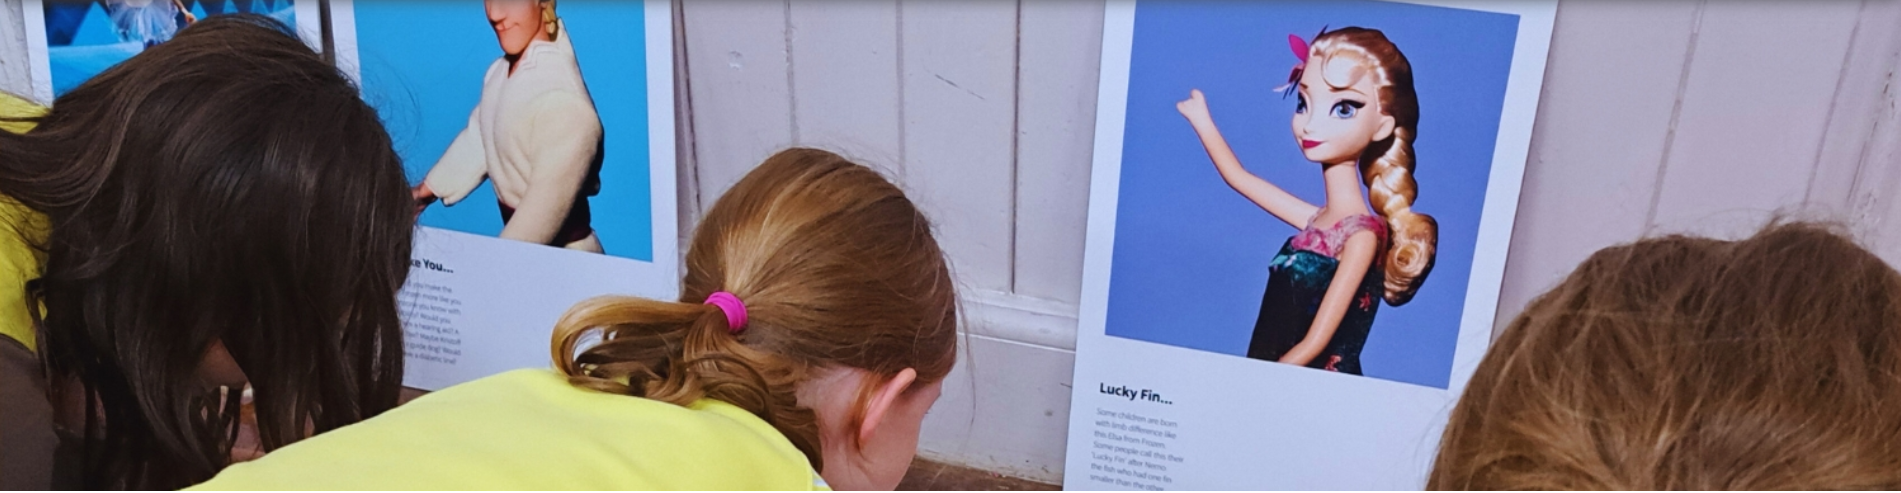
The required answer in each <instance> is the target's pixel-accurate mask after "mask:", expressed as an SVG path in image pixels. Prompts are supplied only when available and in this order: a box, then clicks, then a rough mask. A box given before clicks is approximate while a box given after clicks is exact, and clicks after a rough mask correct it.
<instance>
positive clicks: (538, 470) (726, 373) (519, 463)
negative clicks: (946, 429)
mask: <svg viewBox="0 0 1901 493" xmlns="http://www.w3.org/2000/svg"><path fill="white" fill-rule="evenodd" d="M686 267H687V274H686V278H685V279H684V280H682V281H681V296H680V301H677V302H672V301H660V300H651V299H644V298H635V297H624V296H607V297H601V298H596V299H593V300H589V301H585V302H582V303H581V304H579V305H576V306H575V307H574V308H573V309H571V310H569V312H568V313H567V314H566V315H564V316H563V317H562V318H561V320H560V321H559V322H557V323H556V325H555V329H554V336H553V343H552V349H553V355H552V356H553V359H554V364H555V371H548V370H518V371H514V372H510V373H504V374H501V375H497V376H493V377H488V378H484V379H481V380H476V381H473V382H469V383H465V384H462V385H458V386H455V387H450V388H448V389H445V390H443V391H440V392H436V393H434V394H430V395H428V396H424V397H422V398H420V399H417V400H416V401H414V402H411V403H409V404H405V405H403V406H402V407H399V408H397V409H396V410H395V411H392V412H390V413H387V414H384V415H383V416H381V417H379V418H377V419H372V420H369V421H366V422H364V423H363V424H361V425H358V426H353V427H350V428H345V429H343V430H339V431H337V432H333V433H331V434H327V435H324V436H320V437H318V438H317V439H313V440H306V441H304V442H300V443H298V444H297V445H295V446H291V447H286V448H284V449H282V450H278V451H276V452H273V453H271V454H270V455H268V456H265V457H264V458H262V459H259V460H257V461H254V462H251V463H246V464H242V465H239V466H236V467H232V468H230V469H227V470H226V472H225V473H223V474H220V475H219V476H218V477H217V478H215V479H213V480H212V481H211V482H210V483H207V484H206V485H204V486H205V487H206V488H213V489H275V488H281V487H294V488H297V489H437V490H446V489H616V490H672V489H691V490H758V489H768V490H810V489H824V488H828V487H838V488H840V489H883V490H889V489H892V488H894V487H896V486H897V483H898V480H900V479H902V478H903V476H904V472H905V471H906V469H907V468H908V467H909V465H910V462H911V459H912V456H913V455H914V454H915V452H916V449H917V439H918V431H919V428H920V426H921V423H922V421H923V418H924V413H925V411H926V410H928V409H929V408H930V407H931V404H932V403H934V402H935V401H936V399H937V396H938V394H939V392H940V390H941V388H942V382H943V379H944V377H945V375H947V374H948V373H950V369H951V365H952V363H953V362H954V361H955V359H956V355H957V310H956V299H957V295H956V292H955V289H954V287H953V284H952V281H951V277H950V271H949V268H948V267H947V265H946V263H945V261H944V255H943V252H942V250H940V249H939V248H938V244H937V241H936V239H934V238H933V237H932V234H931V224H930V222H929V221H928V220H926V219H925V218H924V215H923V214H922V213H920V212H919V211H918V209H917V208H916V207H915V206H914V205H913V204H912V203H911V201H910V200H909V199H907V198H905V196H904V193H903V192H902V191H900V190H899V189H898V188H897V187H896V186H893V185H892V184H891V183H890V182H888V181H886V180H885V179H884V178H883V177H882V176H880V175H879V174H878V173H877V172H875V171H872V170H871V169H870V168H866V167H864V166H861V165H858V164H854V163H852V162H850V161H847V160H845V159H844V158H841V157H839V156H837V155H835V154H832V153H829V152H825V151H819V150H812V149H792V150H787V151H784V152H781V153H779V154H777V155H774V156H772V157H771V158H769V159H767V160H766V161H765V163H763V164H761V165H760V166H759V167H758V168H757V169H754V170H753V171H752V172H751V173H749V174H747V175H746V177H745V178H744V179H742V180H740V182H739V183H738V184H736V185H734V186H733V188H732V190H730V191H728V192H727V193H726V195H725V196H723V197H721V198H720V200H719V201H718V202H717V203H715V204H714V205H713V208H712V209H711V210H709V211H708V212H707V214H706V217H705V218H704V219H703V220H702V222H701V223H700V225H699V229H698V230H697V231H696V232H695V235H694V238H693V242H692V243H691V245H690V246H689V249H688V251H687V257H686Z"/></svg>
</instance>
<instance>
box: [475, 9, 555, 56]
mask: <svg viewBox="0 0 1901 493" xmlns="http://www.w3.org/2000/svg"><path fill="white" fill-rule="evenodd" d="M482 3H483V4H484V6H485V7H487V8H488V24H489V26H491V27H494V28H495V40H496V41H498V42H500V43H501V44H502V53H506V54H508V56H518V55H521V52H522V51H523V50H527V49H528V44H529V43H532V42H534V41H535V38H536V37H538V36H545V34H544V33H545V32H546V31H544V30H543V28H542V25H541V2H539V1H537V0H487V1H484V2H482Z"/></svg>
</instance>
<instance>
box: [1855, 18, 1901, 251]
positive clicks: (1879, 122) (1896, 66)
mask: <svg viewBox="0 0 1901 493" xmlns="http://www.w3.org/2000/svg"><path fill="white" fill-rule="evenodd" d="M1897 48H1901V47H1895V46H1892V45H1891V46H1890V47H1889V50H1891V51H1890V52H1889V54H1888V56H1887V63H1888V72H1887V73H1886V74H1883V76H1882V82H1881V96H1880V99H1879V100H1876V101H1875V104H1886V105H1887V106H1888V110H1887V111H1877V112H1876V116H1875V119H1874V122H1873V124H1872V126H1871V128H1869V129H1868V135H1869V138H1868V141H1867V142H1864V143H1862V146H1861V152H1860V153H1859V155H1858V156H1856V158H1855V174H1854V175H1853V176H1852V177H1851V178H1850V179H1849V182H1848V196H1849V200H1850V202H1849V214H1851V216H1850V217H1852V218H1854V219H1856V220H1857V222H1862V221H1859V220H1860V219H1863V218H1865V217H1867V216H1868V215H1869V214H1872V213H1873V212H1874V207H1875V205H1876V204H1875V202H1874V199H1873V197H1874V196H1875V192H1872V191H1864V190H1862V181H1863V180H1864V179H1866V178H1868V173H1869V169H1868V168H1869V166H1871V165H1872V166H1881V165H1882V164H1881V163H1870V162H1869V160H1870V159H1871V156H1870V155H1871V154H1873V153H1874V152H1875V147H1876V146H1877V145H1879V140H1880V139H1883V138H1884V137H1883V136H1884V135H1889V134H1888V133H1885V132H1883V130H1892V129H1888V128H1886V125H1885V124H1887V123H1890V122H1893V121H1895V120H1896V118H1895V117H1894V115H1895V113H1896V112H1897V111H1901V110H1897V109H1896V108H1895V106H1896V104H1897V103H1901V95H1897V94H1896V91H1895V87H1894V83H1895V75H1896V73H1897V72H1901V49H1897ZM1885 138H1888V139H1892V138H1893V137H1885ZM1864 193H1866V194H1867V196H1868V197H1869V198H1868V199H1861V198H1860V197H1863V196H1864V195H1863V194H1864Z"/></svg>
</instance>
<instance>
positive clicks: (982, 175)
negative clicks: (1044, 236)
mask: <svg viewBox="0 0 1901 493" xmlns="http://www.w3.org/2000/svg"><path fill="white" fill-rule="evenodd" d="M900 8H901V9H902V13H901V17H902V19H901V20H902V22H903V24H902V26H901V27H900V28H899V31H900V32H899V36H900V40H901V41H902V42H903V43H904V55H903V70H904V77H903V80H902V81H900V84H902V85H903V89H902V90H903V93H904V100H903V101H902V102H901V103H902V104H903V105H904V109H903V111H904V150H905V151H904V152H905V156H904V160H905V163H904V173H903V177H904V182H905V184H906V185H907V186H908V188H909V191H910V192H911V194H912V200H914V201H916V202H918V203H919V205H920V206H922V207H923V209H924V211H925V213H926V214H928V215H929V216H930V217H931V219H932V220H934V221H936V223H937V224H936V226H937V232H938V236H937V237H938V241H939V242H940V243H942V244H943V245H944V249H945V251H946V252H947V253H948V254H949V255H950V258H951V264H952V269H953V270H955V271H956V273H957V276H958V278H959V281H960V282H961V284H962V286H963V287H964V288H966V289H972V288H974V289H988V290H995V291H1008V290H1009V289H1010V285H1011V284H1012V283H1011V278H1012V277H1013V276H1014V275H1015V272H1014V269H1012V267H1011V265H1012V263H1013V261H1014V259H1013V258H1012V254H1013V252H1012V250H1013V245H1014V242H1013V241H1012V238H1013V233H1014V230H1015V227H1016V226H1015V223H1014V222H1013V220H1012V219H1013V218H1014V217H1015V212H1016V211H1015V209H1014V207H1013V204H1012V200H1011V197H1012V196H1013V195H1014V193H1015V192H1014V188H1015V186H1016V175H1015V169H1014V168H1015V163H1016V152H1015V147H1016V140H1015V139H1014V134H1015V131H1014V130H1013V129H1014V128H1015V127H1016V69H1017V60H1016V47H1017V43H1016V41H1017V30H1016V24H1017V20H1016V10H1017V6H1016V4H1015V3H1012V2H997V1H982V2H969V3H962V2H940V1H931V0H922V1H905V2H903V3H902V4H901V6H900Z"/></svg>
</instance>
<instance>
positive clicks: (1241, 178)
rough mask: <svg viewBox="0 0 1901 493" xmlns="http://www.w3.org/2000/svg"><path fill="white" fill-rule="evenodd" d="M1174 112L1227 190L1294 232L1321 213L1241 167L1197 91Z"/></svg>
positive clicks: (1192, 92) (1316, 207) (1206, 102)
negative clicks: (1198, 139)
mask: <svg viewBox="0 0 1901 493" xmlns="http://www.w3.org/2000/svg"><path fill="white" fill-rule="evenodd" d="M1175 109H1177V110H1180V111H1181V113H1182V116H1184V117H1187V118H1188V124H1189V125H1192V126H1194V127H1195V134H1196V135H1199V136H1200V137H1201V146H1202V148H1203V149H1204V150H1206V151H1208V159H1209V160H1212V161H1214V162H1215V170H1217V171H1220V172H1221V179H1222V180H1223V181H1226V182H1228V187H1230V188H1233V189H1234V191H1236V192H1241V196H1243V197H1247V199H1248V200H1249V201H1252V202H1254V205H1257V206H1260V207H1261V209H1262V210H1266V211H1267V213H1268V214H1273V215H1274V217H1277V218H1280V220H1281V221H1283V222H1286V223H1287V224H1288V225H1290V226H1293V227H1294V228H1295V229H1302V228H1306V227H1307V221H1308V220H1309V219H1312V218H1313V217H1314V214H1315V213H1317V212H1319V211H1320V207H1319V206H1316V205H1313V204H1309V203H1307V201H1305V200H1301V199H1300V197H1295V196H1294V194H1291V193H1287V191H1286V190H1281V187H1277V186H1274V184H1273V183H1269V182H1268V181H1267V180H1263V179H1261V177H1259V176H1255V175H1254V173H1249V172H1248V170H1247V169H1246V168H1243V167H1241V159H1240V158H1238V157H1235V155H1234V149H1232V148H1229V147H1228V140H1227V139H1225V138H1222V137H1221V129H1219V128H1216V127H1215V120H1214V117H1213V116H1211V115H1209V113H1208V101H1207V100H1206V99H1204V98H1203V97H1202V95H1201V90H1200V89H1195V90H1193V91H1190V92H1189V96H1188V99H1187V100H1185V101H1182V102H1180V103H1176V104H1175Z"/></svg>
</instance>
